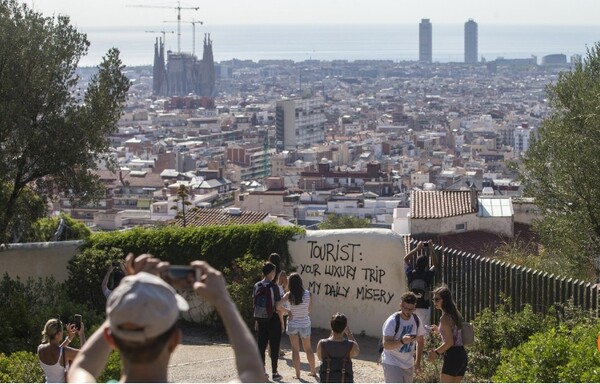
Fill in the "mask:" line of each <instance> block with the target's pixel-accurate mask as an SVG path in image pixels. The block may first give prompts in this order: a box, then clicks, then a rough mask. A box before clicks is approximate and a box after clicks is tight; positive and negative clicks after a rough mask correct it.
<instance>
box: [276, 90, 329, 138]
mask: <svg viewBox="0 0 600 384" xmlns="http://www.w3.org/2000/svg"><path fill="white" fill-rule="evenodd" d="M325 121H326V119H325V113H324V104H323V99H322V98H320V97H313V98H305V99H304V98H303V99H283V100H279V101H277V104H276V107H275V127H276V139H277V143H276V146H277V149H278V150H284V149H296V148H303V147H309V146H311V145H313V144H317V143H322V142H324V141H325Z"/></svg>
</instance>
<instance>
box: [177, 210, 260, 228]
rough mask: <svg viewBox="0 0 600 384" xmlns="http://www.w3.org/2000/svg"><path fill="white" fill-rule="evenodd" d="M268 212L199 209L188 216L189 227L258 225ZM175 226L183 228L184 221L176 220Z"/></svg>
mask: <svg viewBox="0 0 600 384" xmlns="http://www.w3.org/2000/svg"><path fill="white" fill-rule="evenodd" d="M268 215H269V214H268V213H267V212H257V211H240V212H239V214H232V213H229V211H228V210H227V209H199V210H197V211H195V212H191V213H189V214H186V224H187V226H195V227H201V226H205V225H230V224H257V223H262V222H263V220H264V219H265V218H266V217H267V216H268ZM173 224H174V225H176V226H179V227H183V219H182V218H181V219H176V220H175V221H174V222H173Z"/></svg>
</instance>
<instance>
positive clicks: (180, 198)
mask: <svg viewBox="0 0 600 384" xmlns="http://www.w3.org/2000/svg"><path fill="white" fill-rule="evenodd" d="M172 201H174V202H176V203H178V204H177V205H176V206H174V207H171V209H174V210H177V215H175V218H176V219H182V223H183V226H184V227H186V226H187V214H188V213H190V212H195V211H197V210H198V208H197V207H190V206H191V205H192V202H191V201H190V200H189V193H188V190H187V188H186V186H185V185H184V184H179V187H178V188H177V197H176V198H174V199H173V200H172ZM180 206H181V209H179V207H180ZM186 207H189V208H187V209H186Z"/></svg>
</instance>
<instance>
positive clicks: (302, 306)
mask: <svg viewBox="0 0 600 384" xmlns="http://www.w3.org/2000/svg"><path fill="white" fill-rule="evenodd" d="M288 284H289V292H287V293H286V294H285V295H284V296H283V298H282V300H281V301H280V302H279V303H278V304H277V306H278V309H282V310H284V304H285V303H287V302H289V304H290V309H289V310H288V314H289V317H288V323H287V334H288V336H289V337H290V345H291V347H292V364H293V365H294V369H296V378H297V379H299V378H300V339H302V347H303V348H304V353H306V358H307V359H308V365H309V366H310V373H309V375H310V376H317V371H316V368H315V353H314V352H313V350H312V346H311V343H310V331H311V323H310V316H309V313H310V310H311V306H312V298H311V295H310V292H308V291H307V290H306V289H304V285H303V283H302V278H301V277H300V275H299V274H297V273H295V272H294V273H292V274H290V276H289V278H288Z"/></svg>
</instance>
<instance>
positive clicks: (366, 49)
mask: <svg viewBox="0 0 600 384" xmlns="http://www.w3.org/2000/svg"><path fill="white" fill-rule="evenodd" d="M146 30H152V27H150V26H149V27H146V28H145V27H125V28H124V27H119V28H115V27H110V28H102V27H95V28H88V29H86V30H85V31H83V32H86V33H87V34H88V39H89V40H90V41H91V47H90V51H89V54H88V55H87V56H86V57H84V58H83V59H82V60H81V65H84V66H90V65H97V64H98V63H99V62H100V60H101V57H102V55H103V54H105V53H106V51H107V50H108V49H109V48H110V47H112V46H116V47H117V48H119V50H120V51H121V58H122V60H123V62H124V63H125V64H126V65H128V66H135V65H146V64H148V65H151V64H152V62H153V53H154V41H155V39H156V38H157V37H159V36H162V34H161V33H146V32H144V31H146ZM205 33H210V34H211V39H212V41H213V51H214V57H215V61H223V60H229V59H232V58H236V59H250V60H254V61H258V60H261V59H289V60H294V61H302V60H308V59H316V60H335V59H344V60H350V61H354V60H393V61H404V60H417V58H418V24H414V25H406V24H403V25H392V24H390V25H364V24H363V25H335V26H328V25H281V26H278V25H267V26H257V25H242V26H225V25H220V26H213V27H210V28H205V27H203V26H197V27H196V55H197V56H199V57H201V56H202V41H203V38H204V34H205ZM598 39H600V26H570V27H569V26H549V25H481V24H479V56H480V58H481V57H484V58H485V59H486V60H488V61H489V60H494V59H496V58H498V57H504V58H529V57H531V55H535V56H537V57H538V63H539V62H540V61H541V57H542V56H544V55H548V54H554V53H563V54H565V55H566V56H567V60H570V56H571V55H573V54H581V55H585V53H586V47H588V46H589V47H591V46H592V45H593V44H595V42H596V41H598ZM192 40H193V39H192V30H191V26H190V27H187V26H186V27H182V37H181V50H182V51H184V52H192V49H193V48H192ZM166 48H167V49H171V50H173V51H176V50H177V35H176V33H173V34H171V33H167V34H166ZM463 52H464V25H463V24H433V60H434V61H439V62H462V61H463V59H464V57H463Z"/></svg>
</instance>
